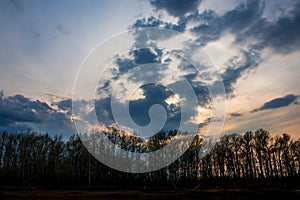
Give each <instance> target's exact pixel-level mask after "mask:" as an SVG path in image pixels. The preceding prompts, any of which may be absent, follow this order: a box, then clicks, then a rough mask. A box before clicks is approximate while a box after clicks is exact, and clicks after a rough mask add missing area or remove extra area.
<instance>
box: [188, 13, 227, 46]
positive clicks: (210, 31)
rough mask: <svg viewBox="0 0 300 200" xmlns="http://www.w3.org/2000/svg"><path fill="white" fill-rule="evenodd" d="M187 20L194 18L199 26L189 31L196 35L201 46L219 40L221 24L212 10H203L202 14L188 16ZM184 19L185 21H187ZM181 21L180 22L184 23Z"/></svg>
mask: <svg viewBox="0 0 300 200" xmlns="http://www.w3.org/2000/svg"><path fill="white" fill-rule="evenodd" d="M188 18H196V20H197V21H200V22H201V24H200V25H197V26H196V27H194V28H192V29H191V31H192V32H193V33H195V34H197V35H198V38H197V39H196V41H197V42H199V43H200V44H202V45H205V44H206V43H208V42H210V41H213V40H216V39H219V38H220V36H221V33H222V22H221V20H220V18H219V17H218V16H217V14H216V13H215V12H214V11H212V10H205V11H204V12H202V13H200V14H197V13H195V14H194V16H189V17H188ZM188 18H187V19H185V20H188ZM185 20H184V19H182V21H185Z"/></svg>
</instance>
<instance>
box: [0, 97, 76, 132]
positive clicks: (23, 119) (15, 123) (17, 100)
mask: <svg viewBox="0 0 300 200" xmlns="http://www.w3.org/2000/svg"><path fill="white" fill-rule="evenodd" d="M65 104H66V102H65V101H63V102H61V103H59V105H61V106H62V105H64V106H66V105H65ZM24 128H31V129H35V130H37V131H49V133H50V134H74V133H75V129H74V127H73V124H72V122H71V120H70V116H69V115H68V114H65V113H63V112H59V111H57V110H55V109H53V108H51V107H50V106H49V105H48V104H47V103H44V102H41V101H39V100H35V101H33V100H30V99H29V98H26V97H24V96H22V95H15V96H9V97H5V96H4V95H3V93H2V94H1V95H0V130H8V131H19V130H24Z"/></svg>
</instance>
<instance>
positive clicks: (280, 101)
mask: <svg viewBox="0 0 300 200" xmlns="http://www.w3.org/2000/svg"><path fill="white" fill-rule="evenodd" d="M297 98H298V96H296V95H294V94H289V95H286V96H284V97H281V98H276V99H273V100H271V101H268V102H266V103H264V105H263V106H262V107H260V108H258V109H255V110H253V111H252V112H257V111H261V110H269V109H276V108H281V107H286V106H288V105H290V104H291V103H293V102H295V101H296V100H297Z"/></svg>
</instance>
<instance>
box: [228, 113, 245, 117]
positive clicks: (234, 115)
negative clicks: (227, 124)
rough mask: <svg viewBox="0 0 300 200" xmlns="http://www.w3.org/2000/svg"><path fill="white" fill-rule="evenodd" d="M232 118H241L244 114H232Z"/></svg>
mask: <svg viewBox="0 0 300 200" xmlns="http://www.w3.org/2000/svg"><path fill="white" fill-rule="evenodd" d="M230 116H231V117H241V116H243V114H241V113H230Z"/></svg>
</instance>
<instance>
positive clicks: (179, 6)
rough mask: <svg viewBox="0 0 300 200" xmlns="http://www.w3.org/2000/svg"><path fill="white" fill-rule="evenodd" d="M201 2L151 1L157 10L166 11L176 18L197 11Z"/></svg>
mask: <svg viewBox="0 0 300 200" xmlns="http://www.w3.org/2000/svg"><path fill="white" fill-rule="evenodd" d="M200 2H201V0H189V1H186V0H150V3H151V4H152V5H153V6H154V7H155V8H156V9H157V10H166V11H167V12H168V13H169V14H170V15H173V16H175V17H177V16H182V15H184V14H186V13H188V12H192V11H195V10H197V7H198V5H199V4H200Z"/></svg>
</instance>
